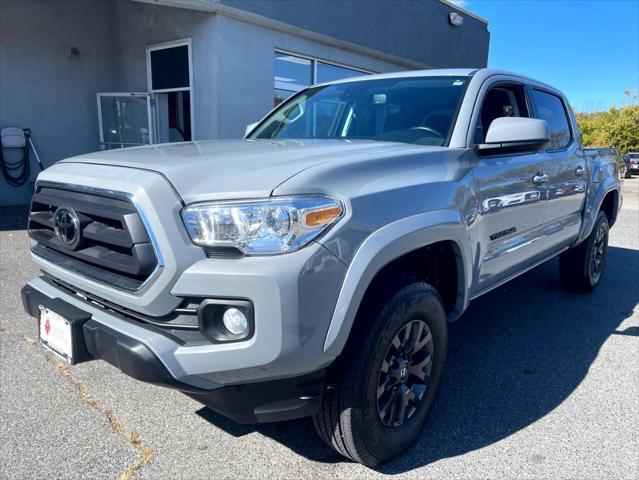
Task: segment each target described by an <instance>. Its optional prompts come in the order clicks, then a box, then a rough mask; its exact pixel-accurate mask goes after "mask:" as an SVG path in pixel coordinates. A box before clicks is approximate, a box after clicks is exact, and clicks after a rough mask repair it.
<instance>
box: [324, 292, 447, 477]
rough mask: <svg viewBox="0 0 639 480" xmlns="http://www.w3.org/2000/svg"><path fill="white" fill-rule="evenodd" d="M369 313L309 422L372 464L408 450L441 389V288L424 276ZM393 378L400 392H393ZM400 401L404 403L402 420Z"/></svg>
mask: <svg viewBox="0 0 639 480" xmlns="http://www.w3.org/2000/svg"><path fill="white" fill-rule="evenodd" d="M368 313H369V314H370V317H371V318H372V317H375V318H374V320H373V322H372V323H368V324H366V323H363V322H358V324H359V325H360V328H359V329H357V330H356V329H354V330H353V332H351V336H352V337H355V338H351V340H350V341H349V345H348V346H347V349H346V353H345V354H344V358H341V359H340V360H339V361H338V362H336V364H335V365H334V366H333V367H332V368H331V369H330V371H329V378H328V382H327V384H328V387H327V390H326V391H325V393H324V397H323V399H322V405H321V407H320V411H319V412H318V413H317V414H316V415H315V416H314V417H313V423H314V425H315V429H316V430H317V432H318V433H319V435H320V437H322V439H323V440H324V441H325V442H326V443H327V444H328V445H330V446H331V447H333V448H334V449H335V450H337V451H338V452H339V453H341V454H342V455H344V456H345V457H348V458H350V459H352V460H354V461H356V462H359V463H362V464H364V465H366V466H368V467H376V466H377V465H379V464H380V463H382V462H384V461H386V460H389V459H390V458H392V457H394V456H396V455H397V454H399V453H400V452H402V451H403V450H405V449H406V448H408V447H409V446H410V445H411V443H412V442H413V441H414V440H415V439H416V438H417V436H418V435H419V434H420V433H421V431H422V429H423V427H424V423H425V422H426V419H427V417H428V414H429V412H430V410H431V408H432V405H433V402H434V401H435V397H436V395H437V391H438V390H439V385H440V382H441V376H442V371H443V368H444V363H445V361H446V354H447V341H448V336H447V335H448V332H447V320H446V314H445V312H444V308H443V305H442V301H441V298H440V297H439V294H438V293H437V291H436V290H435V289H434V288H433V287H431V286H430V285H428V284H426V283H422V282H414V283H411V284H409V285H408V286H406V287H404V288H402V289H400V290H399V291H397V292H396V293H395V294H394V295H393V296H392V298H391V299H390V300H389V301H388V302H387V303H386V304H385V305H384V306H382V307H381V308H380V309H378V311H377V312H368ZM365 315H368V314H365ZM361 325H365V326H364V327H363V328H361ZM429 333H430V340H429ZM402 339H405V342H404V343H401V340H402ZM393 341H395V342H396V344H397V343H398V342H399V343H400V346H401V348H400V349H398V348H397V346H396V344H395V345H393V344H392V342H393ZM400 351H401V352H403V353H402V356H399V355H400V354H399V353H398V352H400ZM407 352H411V353H407ZM395 355H397V356H395ZM382 368H384V369H385V371H384V372H383V371H382ZM420 375H423V378H420ZM397 382H399V383H397ZM380 384H381V385H382V386H385V387H386V388H380V389H379V390H382V391H383V392H384V393H382V395H381V397H380V398H378V391H379V390H378V387H379V386H380ZM395 384H396V386H397V388H396V390H397V392H402V393H404V395H403V396H402V395H399V394H398V393H394V392H395V390H394V387H393V388H391V385H395ZM422 384H425V390H423V385H422ZM420 397H421V398H420ZM404 398H406V399H410V400H407V401H408V405H406V403H403V402H402V401H401V400H400V399H404ZM393 399H394V400H393ZM393 401H395V402H396V403H395V407H393ZM389 403H390V406H389ZM378 404H379V407H378ZM402 405H406V406H405V409H404V415H403V416H402V417H403V422H402V423H401V424H400V423H399V420H398V418H399V417H400V414H401V411H402V410H401V409H402ZM382 407H386V408H382ZM378 408H379V410H378ZM393 408H395V410H394V411H393ZM380 411H382V412H384V413H380ZM382 415H384V418H385V420H382ZM384 422H386V423H384Z"/></svg>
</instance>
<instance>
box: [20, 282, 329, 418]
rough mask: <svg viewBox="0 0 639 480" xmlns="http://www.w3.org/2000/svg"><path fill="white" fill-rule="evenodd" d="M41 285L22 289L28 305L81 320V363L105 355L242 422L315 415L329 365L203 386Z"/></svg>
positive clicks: (154, 331)
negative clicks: (275, 377)
mask: <svg viewBox="0 0 639 480" xmlns="http://www.w3.org/2000/svg"><path fill="white" fill-rule="evenodd" d="M32 283H33V282H32ZM47 285H48V284H47ZM36 287H37V282H36ZM36 287H34V286H33V285H31V284H28V285H26V286H25V287H24V288H23V289H22V303H23V305H24V308H25V310H26V311H27V312H28V313H29V314H30V315H31V316H32V317H34V318H38V316H39V312H40V308H39V307H40V306H44V307H47V308H50V309H52V310H54V311H55V312H56V313H58V314H60V315H62V316H63V317H64V318H66V319H69V320H71V321H72V322H74V323H76V324H77V326H78V327H79V328H78V332H80V333H79V337H80V338H77V339H76V341H77V343H78V345H79V349H78V350H77V353H78V355H77V357H76V361H77V362H84V361H89V360H93V359H101V360H104V361H106V362H108V363H110V364H111V365H113V366H115V367H117V368H119V369H120V370H121V371H122V372H123V373H125V374H127V375H129V376H131V377H133V378H135V379H137V380H140V381H143V382H148V383H152V384H155V385H159V386H163V387H168V388H173V389H176V390H179V391H182V392H183V393H185V394H186V395H189V396H190V397H192V398H194V399H195V400H197V401H199V402H201V403H203V404H204V405H206V406H208V407H211V408H212V409H214V410H216V411H218V412H219V413H221V414H222V415H225V416H227V417H229V418H230V419H232V420H234V421H236V422H238V423H256V422H271V421H282V420H291V419H295V418H302V417H306V416H309V415H312V414H313V413H315V412H316V411H317V410H318V409H319V405H320V402H321V398H322V392H323V388H324V369H320V370H318V371H315V372H312V373H310V374H305V375H302V376H299V377H293V378H286V379H279V380H271V381H265V382H255V383H248V384H240V385H231V386H225V387H218V388H199V387H196V386H194V385H192V384H188V383H185V382H184V381H183V380H180V379H178V378H176V377H175V376H174V375H173V374H172V373H171V372H170V371H169V369H168V368H167V367H166V365H165V364H164V363H163V361H162V360H161V359H160V358H159V357H158V356H157V355H156V354H155V353H154V352H153V350H152V349H151V348H149V345H147V344H145V343H143V342H141V341H140V340H137V339H136V338H133V337H131V336H127V335H125V334H124V333H122V332H121V331H118V330H116V329H114V328H110V327H109V326H107V325H106V324H105V323H103V321H100V319H99V315H98V316H97V318H96V312H93V311H91V310H92V309H91V308H82V307H81V306H78V305H74V304H73V303H70V302H68V301H66V300H65V299H62V298H60V297H59V296H56V297H53V296H50V295H48V294H46V293H44V292H43V291H41V290H40V289H38V288H36ZM74 303H75V302H74ZM114 319H115V320H118V321H123V320H120V319H117V318H114ZM139 328H142V327H139ZM146 328H147V329H148V332H147V333H148V336H149V338H150V339H151V338H152V337H154V336H157V335H164V334H163V333H162V331H161V329H157V328H152V327H146ZM165 338H166V339H167V341H175V340H171V339H170V338H169V337H165Z"/></svg>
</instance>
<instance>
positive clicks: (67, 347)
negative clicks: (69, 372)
mask: <svg viewBox="0 0 639 480" xmlns="http://www.w3.org/2000/svg"><path fill="white" fill-rule="evenodd" d="M39 309H40V323H39V330H40V342H41V343H42V345H43V346H44V347H45V348H47V349H49V350H51V351H52V352H53V353H55V354H57V355H59V356H60V357H62V358H63V359H64V360H66V361H67V362H69V363H73V337H72V331H71V322H70V321H69V320H67V319H65V318H64V317H62V316H61V315H58V314H57V313H55V312H53V311H51V310H49V309H48V308H46V307H44V306H42V305H40V306H39Z"/></svg>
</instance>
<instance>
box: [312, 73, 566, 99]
mask: <svg viewBox="0 0 639 480" xmlns="http://www.w3.org/2000/svg"><path fill="white" fill-rule="evenodd" d="M493 75H508V76H512V77H519V78H521V79H522V80H525V81H529V82H534V83H537V84H539V85H544V86H546V87H548V88H549V89H551V90H554V91H556V92H559V90H558V89H557V88H555V87H553V86H552V85H548V84H547V83H546V82H542V81H540V80H537V79H535V78H531V77H528V76H526V75H522V74H520V73H516V72H510V71H508V70H500V69H497V68H442V69H436V68H433V69H428V70H404V71H401V72H390V73H377V74H373V75H362V76H358V77H350V78H343V79H341V80H335V81H332V82H325V83H320V84H319V85H333V84H338V83H349V82H358V81H363V80H379V79H385V78H409V77H480V79H486V78H488V77H492V76H493ZM314 86H315V85H314ZM560 93H561V92H560Z"/></svg>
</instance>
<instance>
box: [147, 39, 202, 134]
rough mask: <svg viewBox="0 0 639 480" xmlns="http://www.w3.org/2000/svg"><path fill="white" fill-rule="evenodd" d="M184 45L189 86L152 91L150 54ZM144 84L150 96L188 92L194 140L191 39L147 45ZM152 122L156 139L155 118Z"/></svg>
mask: <svg viewBox="0 0 639 480" xmlns="http://www.w3.org/2000/svg"><path fill="white" fill-rule="evenodd" d="M184 45H186V46H187V47H188V59H189V86H188V87H181V88H164V89H155V90H154V89H153V88H152V87H153V82H152V77H151V52H153V51H155V50H165V49H167V48H174V47H182V46H184ZM146 84H147V88H148V90H149V92H150V93H151V94H155V93H169V92H189V100H190V101H189V103H190V110H191V115H190V117H191V140H194V139H195V108H194V105H195V102H194V100H193V98H194V95H193V46H192V43H191V38H183V39H180V40H173V41H170V42H163V43H154V44H152V45H147V46H146ZM154 120H155V121H154V122H153V130H154V136H153V138H157V135H155V134H156V133H157V132H155V128H156V127H157V124H158V122H157V118H155V117H154Z"/></svg>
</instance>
